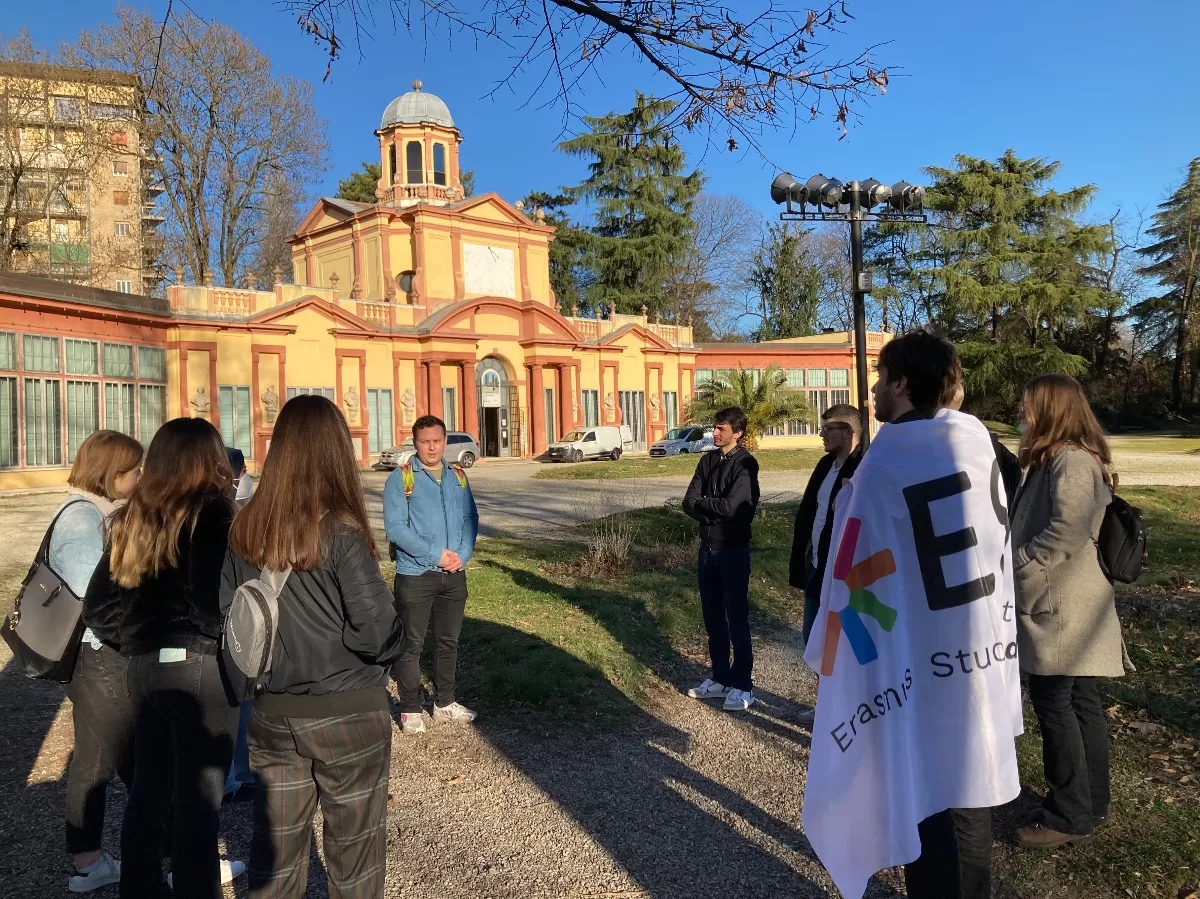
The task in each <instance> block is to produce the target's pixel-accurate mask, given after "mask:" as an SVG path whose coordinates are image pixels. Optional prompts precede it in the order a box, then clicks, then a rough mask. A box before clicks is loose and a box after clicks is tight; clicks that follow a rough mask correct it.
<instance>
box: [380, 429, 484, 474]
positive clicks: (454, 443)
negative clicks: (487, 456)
mask: <svg viewBox="0 0 1200 899" xmlns="http://www.w3.org/2000/svg"><path fill="white" fill-rule="evenodd" d="M416 452H417V450H416V448H415V447H414V446H413V439H412V438H411V437H409V438H408V439H407V440H405V441H404V442H403V443H402V444H400V445H399V446H389V447H388V448H387V449H385V450H384V451H383V452H382V453H380V454H379V461H378V462H376V463H375V465H374V466H373V467H374V468H383V469H387V470H389V471H390V470H391V469H393V468H399V467H400V466H401V465H403V464H404V463H405V462H407V461H408V460H409V459H411V458H412V457H413V456H414V455H416ZM480 455H481V453H480V450H479V444H478V443H476V442H475V438H474V437H472V436H471V435H470V434H468V433H467V432H466V431H451V432H450V433H448V434H447V435H446V449H445V450H444V451H443V452H442V458H443V459H445V460H446V461H447V462H449V463H451V464H452V465H461V466H462V467H463V468H470V467H471V466H472V465H474V464H475V460H476V459H478V458H479V457H480Z"/></svg>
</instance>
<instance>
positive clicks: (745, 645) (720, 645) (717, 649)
mask: <svg viewBox="0 0 1200 899" xmlns="http://www.w3.org/2000/svg"><path fill="white" fill-rule="evenodd" d="M697 575H698V579H699V582H700V608H701V610H702V612H703V613H704V629H705V630H706V631H707V632H708V655H709V658H710V659H711V660H712V679H713V680H714V681H716V682H717V683H718V684H721V686H723V687H736V688H737V689H739V690H749V689H751V678H750V675H751V671H752V669H753V667H754V652H753V650H752V649H751V647H750V547H748V546H743V547H739V548H737V549H709V548H708V547H707V546H701V547H700V558H699V560H698V562H697ZM731 646H732V649H733V664H732V665H731V664H730V663H729V650H730V648H731Z"/></svg>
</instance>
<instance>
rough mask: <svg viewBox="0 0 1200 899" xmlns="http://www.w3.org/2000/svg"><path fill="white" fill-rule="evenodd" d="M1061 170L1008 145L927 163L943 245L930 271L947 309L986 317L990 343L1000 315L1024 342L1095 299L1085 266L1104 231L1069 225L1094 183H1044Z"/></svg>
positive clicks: (1037, 340)
mask: <svg viewBox="0 0 1200 899" xmlns="http://www.w3.org/2000/svg"><path fill="white" fill-rule="evenodd" d="M1060 168H1061V163H1058V162H1048V161H1047V160H1045V159H1040V158H1032V159H1020V158H1018V157H1017V155H1016V154H1015V153H1014V152H1013V151H1012V150H1008V151H1006V152H1005V154H1004V155H1003V156H1002V157H1000V159H998V160H996V161H995V162H992V161H991V160H987V159H973V158H971V157H969V156H958V157H957V158H956V159H955V168H953V169H945V168H940V167H937V166H931V167H929V168H928V169H926V171H927V172H928V173H929V174H930V175H931V176H932V177H933V179H934V184H933V186H932V187H931V188H930V191H929V201H928V205H929V207H930V209H932V210H933V211H935V212H936V213H937V214H938V216H939V219H940V220H941V221H940V222H939V224H940V225H941V226H942V227H941V235H940V238H941V240H942V242H943V243H944V245H945V250H946V256H945V257H944V259H945V260H946V261H945V262H944V263H943V264H942V265H941V266H940V267H938V268H935V270H934V274H935V275H936V276H938V277H939V278H940V279H941V281H942V282H943V283H944V289H945V300H946V302H947V303H948V305H949V306H950V308H951V310H953V311H956V312H965V313H967V314H977V315H983V316H986V320H987V323H988V326H989V328H990V331H991V339H992V340H993V341H994V342H1002V341H1003V339H1004V336H1005V335H1001V333H1000V323H1001V320H1002V318H1016V319H1017V322H1016V324H1017V326H1018V327H1020V328H1023V329H1024V331H1025V335H1024V336H1025V338H1026V342H1027V343H1028V344H1029V345H1030V346H1038V345H1039V344H1041V343H1042V342H1044V339H1045V338H1049V339H1050V340H1051V341H1052V340H1053V335H1054V331H1055V330H1056V329H1059V328H1061V327H1062V326H1063V325H1064V324H1066V323H1067V322H1068V321H1069V320H1070V319H1071V318H1072V317H1081V316H1083V315H1084V314H1085V312H1086V311H1087V310H1088V309H1090V308H1094V307H1096V306H1099V305H1102V304H1103V302H1104V297H1103V295H1102V292H1101V290H1100V289H1099V284H1098V275H1097V272H1096V270H1095V268H1094V267H1093V266H1092V265H1091V262H1092V261H1093V259H1094V258H1095V256H1096V255H1097V254H1099V253H1102V252H1104V251H1105V250H1106V248H1107V246H1108V234H1107V232H1106V229H1105V228H1103V227H1100V226H1093V225H1080V224H1078V223H1077V222H1076V221H1075V216H1077V215H1079V214H1080V213H1081V212H1082V211H1083V210H1084V208H1085V207H1086V206H1087V204H1088V203H1089V202H1090V200H1091V199H1092V197H1093V196H1094V195H1095V192H1096V188H1095V186H1094V185H1085V186H1083V187H1076V188H1072V189H1071V190H1068V191H1065V192H1062V193H1060V192H1058V191H1055V190H1052V189H1048V188H1047V187H1046V185H1047V184H1048V183H1049V182H1050V181H1051V180H1052V179H1053V178H1054V177H1055V175H1057V174H1058V171H1059V169H1060ZM947 224H949V225H952V227H949V228H947V227H946V225H947ZM1008 336H1012V335H1008Z"/></svg>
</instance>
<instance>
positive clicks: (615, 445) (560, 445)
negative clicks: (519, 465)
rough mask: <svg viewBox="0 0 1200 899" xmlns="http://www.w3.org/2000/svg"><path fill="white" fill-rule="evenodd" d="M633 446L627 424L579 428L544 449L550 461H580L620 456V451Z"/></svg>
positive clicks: (614, 459)
mask: <svg viewBox="0 0 1200 899" xmlns="http://www.w3.org/2000/svg"><path fill="white" fill-rule="evenodd" d="M632 448H633V432H632V431H630V430H629V425H621V426H620V427H619V428H618V427H616V426H613V425H604V426H599V427H595V428H580V429H576V430H574V431H572V432H571V433H569V434H564V435H563V439H562V440H557V441H555V442H554V443H552V444H550V446H549V447H547V449H546V457H547V458H548V459H550V461H552V462H582V461H583V460H584V459H612V460H613V461H614V462H615V461H616V460H617V459H620V458H621V453H623V452H625V451H626V450H630V449H632Z"/></svg>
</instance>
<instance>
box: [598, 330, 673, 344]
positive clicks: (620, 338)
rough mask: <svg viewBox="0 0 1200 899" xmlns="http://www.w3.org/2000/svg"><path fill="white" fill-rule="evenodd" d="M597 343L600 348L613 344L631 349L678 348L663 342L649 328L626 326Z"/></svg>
mask: <svg viewBox="0 0 1200 899" xmlns="http://www.w3.org/2000/svg"><path fill="white" fill-rule="evenodd" d="M629 337H633V338H636V340H634V341H630V340H628V339H627V338H629ZM597 343H598V344H599V345H600V346H610V345H612V344H616V343H619V344H622V345H624V346H630V347H640V346H646V345H649V346H652V347H655V348H657V349H660V350H674V349H676V347H673V346H672V345H671V344H669V343H667V341H665V340H663V339H662V338H661V337H659V336H658V335H657V334H655V333H654V332H653V331H651V330H650V329H649V328H643V327H642V326H641V325H624V326H623V327H620V328H617V330H615V331H613V332H612V333H611V334H607V335H605V336H604V337H602V338H600V340H598V341H597Z"/></svg>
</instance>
